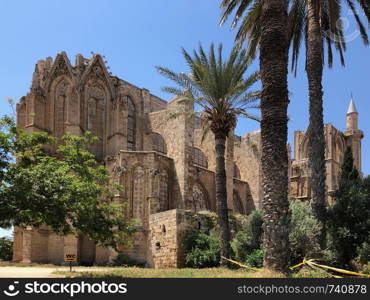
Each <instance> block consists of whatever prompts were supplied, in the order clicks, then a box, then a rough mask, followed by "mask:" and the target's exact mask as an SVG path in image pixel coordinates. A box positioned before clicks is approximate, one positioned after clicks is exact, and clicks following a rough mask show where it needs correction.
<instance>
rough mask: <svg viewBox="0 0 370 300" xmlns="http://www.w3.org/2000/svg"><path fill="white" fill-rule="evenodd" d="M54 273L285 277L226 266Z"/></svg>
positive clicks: (67, 275) (268, 272)
mask: <svg viewBox="0 0 370 300" xmlns="http://www.w3.org/2000/svg"><path fill="white" fill-rule="evenodd" d="M53 274H54V275H61V276H65V277H93V278H107V277H122V278H261V277H274V278H277V277H284V275H283V274H280V273H275V272H272V271H269V270H265V269H260V270H258V271H246V270H243V269H239V270H230V269H226V268H209V269H186V268H185V269H145V268H116V269H113V270H109V271H94V272H78V271H77V272H61V271H56V272H54V273H53Z"/></svg>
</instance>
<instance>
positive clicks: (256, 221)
mask: <svg viewBox="0 0 370 300" xmlns="http://www.w3.org/2000/svg"><path fill="white" fill-rule="evenodd" d="M262 224H263V220H262V213H261V211H259V210H254V211H253V212H252V213H251V214H250V215H248V216H247V218H246V219H245V220H243V222H242V228H241V230H240V231H238V233H237V234H236V235H235V238H234V239H233V240H232V242H231V247H232V249H233V252H234V255H235V259H236V260H237V261H239V262H245V261H246V259H247V257H248V256H249V255H251V254H252V252H254V251H255V250H258V249H261V248H262V235H263V233H262Z"/></svg>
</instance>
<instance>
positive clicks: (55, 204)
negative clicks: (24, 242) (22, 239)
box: [0, 118, 133, 247]
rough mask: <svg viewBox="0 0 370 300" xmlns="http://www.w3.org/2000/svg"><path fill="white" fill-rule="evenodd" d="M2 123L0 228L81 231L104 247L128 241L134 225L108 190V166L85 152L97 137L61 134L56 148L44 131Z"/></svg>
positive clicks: (112, 186)
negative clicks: (28, 131)
mask: <svg viewBox="0 0 370 300" xmlns="http://www.w3.org/2000/svg"><path fill="white" fill-rule="evenodd" d="M2 124H3V125H4V126H3V127H2V130H1V133H0V139H1V142H2V144H1V146H0V149H1V151H2V152H3V153H4V155H3V157H4V158H3V162H4V163H3V165H5V167H4V168H3V170H4V172H3V173H2V178H1V182H0V224H1V225H2V226H3V227H5V226H10V225H14V226H21V227H24V226H34V227H39V226H42V225H47V226H50V227H51V228H52V229H53V230H54V231H55V232H57V233H60V234H63V235H66V234H76V235H78V234H83V235H86V236H87V237H88V238H90V239H91V240H94V241H95V242H96V243H98V244H100V245H103V246H113V247H116V246H117V243H124V242H125V241H127V238H128V235H129V234H130V233H131V232H132V230H133V227H132V224H131V223H130V222H127V221H126V218H125V216H124V205H123V204H121V203H116V202H115V201H114V197H113V194H112V190H113V189H115V188H120V187H118V186H114V185H112V184H111V183H110V179H109V178H110V177H109V174H108V171H107V169H106V168H105V167H104V166H103V165H101V164H99V163H98V162H97V161H96V159H95V156H94V155H93V154H92V153H90V152H89V150H88V149H89V148H90V147H91V145H92V143H94V142H95V141H96V138H94V137H92V136H91V135H90V134H89V133H87V134H86V135H85V136H82V137H77V136H72V135H65V136H64V137H63V143H62V144H61V145H59V146H58V147H57V151H56V152H55V151H52V149H53V148H54V147H55V142H56V140H55V138H53V137H50V136H48V135H47V133H44V132H37V133H33V134H25V133H24V132H22V131H17V130H16V128H15V125H14V124H13V122H12V121H11V119H9V118H4V119H3V123H2ZM11 157H14V158H15V159H16V161H14V160H13V161H12V160H11Z"/></svg>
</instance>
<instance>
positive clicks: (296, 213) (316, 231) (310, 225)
mask: <svg viewBox="0 0 370 300" xmlns="http://www.w3.org/2000/svg"><path fill="white" fill-rule="evenodd" d="M289 210H290V223H289V248H290V261H291V263H296V262H298V261H302V259H303V258H315V257H319V256H322V253H321V250H320V245H319V242H318V241H319V237H320V234H321V230H322V226H321V225H320V223H319V222H318V221H317V220H316V219H315V217H314V215H313V212H312V208H311V206H310V205H309V204H307V203H303V202H302V201H299V200H291V201H290V207H289Z"/></svg>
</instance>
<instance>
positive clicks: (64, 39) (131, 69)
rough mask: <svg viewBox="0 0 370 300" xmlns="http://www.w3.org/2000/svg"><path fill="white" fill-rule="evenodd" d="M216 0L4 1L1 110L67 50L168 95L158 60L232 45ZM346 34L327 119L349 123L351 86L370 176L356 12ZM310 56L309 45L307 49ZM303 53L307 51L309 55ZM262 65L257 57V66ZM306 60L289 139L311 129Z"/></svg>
mask: <svg viewBox="0 0 370 300" xmlns="http://www.w3.org/2000/svg"><path fill="white" fill-rule="evenodd" d="M219 2H220V1H214V0H202V1H199V0H176V1H173V0H172V1H171V0H156V1H144V0H136V1H129V0H104V1H103V0H99V1H98V0H53V1H50V0H32V1H28V0H23V1H20V0H2V1H1V2H0V14H1V17H0V28H1V29H0V32H1V34H0V37H1V42H2V43H1V44H2V47H0V57H1V61H0V100H1V101H0V114H1V115H2V114H4V113H9V112H10V109H9V107H8V105H7V103H6V101H5V100H4V99H6V98H7V97H12V98H14V99H15V100H16V101H18V99H19V98H20V97H21V96H22V95H25V94H26V93H27V91H28V89H29V86H30V83H31V78H32V72H33V70H34V65H35V63H36V62H37V60H38V59H44V58H46V57H47V56H52V57H55V56H56V54H57V53H58V52H61V51H66V52H67V54H68V55H69V57H70V60H71V61H72V62H73V61H74V56H75V55H76V54H77V53H81V54H83V55H84V56H89V55H90V52H91V51H93V52H96V53H101V54H102V55H105V57H106V60H107V61H108V65H109V66H110V71H111V72H112V73H113V74H115V75H117V76H119V77H121V78H122V79H124V80H126V81H128V82H131V83H133V84H135V85H137V86H139V87H145V88H147V89H149V90H150V91H151V93H153V94H155V95H158V96H160V97H162V98H164V99H166V100H169V99H170V97H171V96H170V95H168V94H164V93H162V92H161V90H160V88H161V87H162V86H165V85H168V84H169V82H168V81H167V80H166V79H164V78H162V77H161V76H160V75H158V74H157V73H156V71H155V68H154V67H155V66H156V65H161V66H166V67H169V68H171V69H173V70H175V71H186V66H185V63H184V60H183V58H182V55H181V52H180V48H181V47H184V48H185V49H187V50H192V49H194V48H195V47H197V46H198V43H199V42H202V44H203V45H204V47H205V48H208V46H209V44H210V43H211V42H215V43H219V42H222V43H223V44H224V49H225V52H226V51H227V50H229V49H230V48H231V46H232V44H233V40H234V35H235V32H234V31H230V30H229V26H223V27H219V26H218V21H219V17H220V11H219V8H218V4H219ZM344 14H345V17H346V18H345V21H347V20H349V24H348V28H346V29H345V34H346V35H347V36H348V37H349V42H348V50H347V52H346V62H347V66H346V67H345V68H343V67H341V66H340V65H339V64H338V62H339V61H338V57H337V56H336V57H335V66H334V68H333V69H332V70H328V69H325V74H324V81H323V84H324V92H325V95H324V101H325V106H324V109H325V122H331V123H332V124H333V125H334V126H336V127H337V128H338V129H340V130H344V129H345V114H346V110H347V107H348V102H349V98H350V94H351V92H352V93H353V96H354V99H355V102H356V105H357V108H358V110H359V112H360V118H359V120H360V121H359V126H360V128H361V129H362V130H363V131H364V132H365V138H364V140H363V172H364V173H365V174H370V153H369V149H370V147H369V146H370V139H369V137H368V135H367V133H369V134H370V122H366V118H367V116H369V114H370V105H369V96H370V93H369V87H370V81H369V70H370V60H369V57H370V56H369V53H370V48H369V47H365V46H363V45H362V43H361V39H360V38H359V37H356V36H357V35H356V28H355V26H354V23H353V20H352V17H351V16H347V8H345V9H344ZM302 54H304V50H303V51H302ZM302 58H303V56H302ZM257 68H258V61H256V62H255V63H254V64H253V65H252V67H251V71H253V70H256V69H257ZM306 81H307V80H306V74H305V72H304V62H303V60H302V59H301V62H300V69H299V73H298V76H297V77H296V78H294V77H293V76H292V75H290V76H289V90H290V92H291V104H290V107H289V116H290V118H291V120H290V122H289V141H290V142H291V143H292V135H293V132H294V130H305V129H306V127H307V122H308V103H307V98H308V97H307V95H308V92H307V83H306ZM258 127H259V125H258V123H256V122H253V121H248V120H241V121H240V122H239V125H238V128H237V134H239V135H242V134H244V133H247V132H249V131H253V130H257V129H258Z"/></svg>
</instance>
